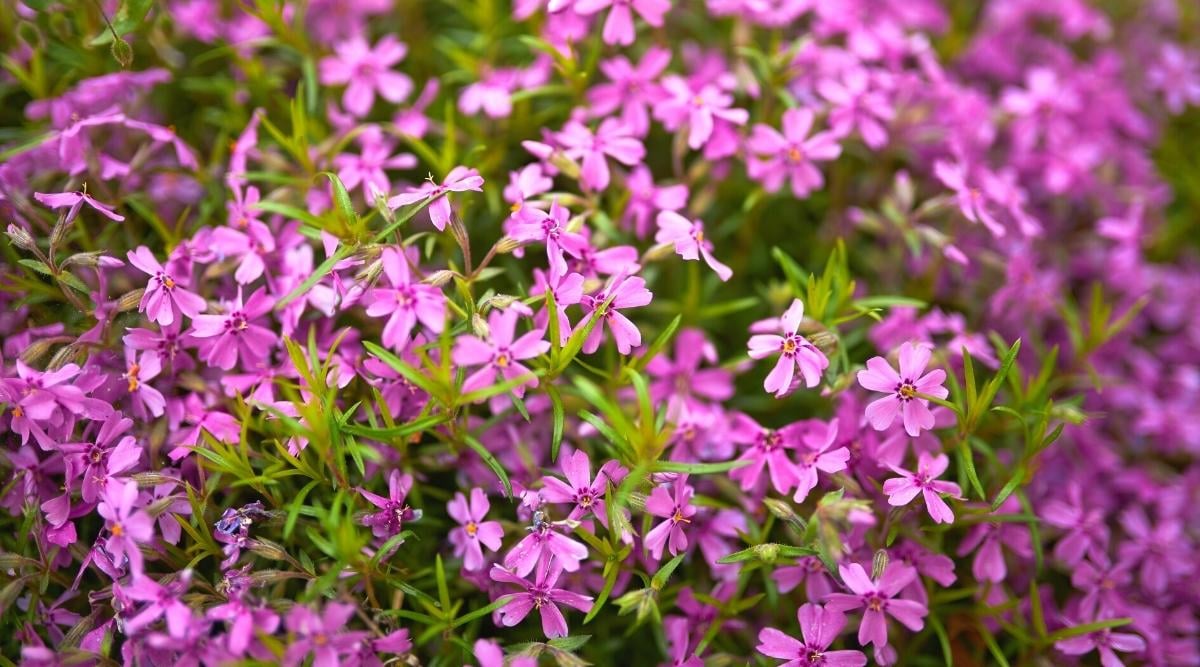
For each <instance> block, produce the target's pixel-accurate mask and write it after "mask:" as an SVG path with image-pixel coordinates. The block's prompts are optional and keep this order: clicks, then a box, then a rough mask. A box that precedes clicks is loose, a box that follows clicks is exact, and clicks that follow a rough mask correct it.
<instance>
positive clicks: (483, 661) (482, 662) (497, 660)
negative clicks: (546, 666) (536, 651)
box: [471, 639, 537, 667]
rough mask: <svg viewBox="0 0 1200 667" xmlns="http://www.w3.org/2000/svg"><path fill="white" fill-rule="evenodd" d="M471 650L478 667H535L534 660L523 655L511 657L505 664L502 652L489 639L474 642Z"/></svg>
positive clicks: (535, 662)
mask: <svg viewBox="0 0 1200 667" xmlns="http://www.w3.org/2000/svg"><path fill="white" fill-rule="evenodd" d="M471 648H472V650H473V651H474V652H475V659H476V660H478V661H479V667H537V659H536V658H531V657H529V656H524V655H523V656H516V657H512V658H511V659H510V660H509V661H507V662H506V661H505V660H504V650H503V649H501V648H500V645H499V644H497V643H496V642H495V641H492V640H490V639H479V640H476V641H475V644H474V646H472V647H471Z"/></svg>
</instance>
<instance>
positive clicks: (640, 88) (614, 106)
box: [588, 46, 671, 137]
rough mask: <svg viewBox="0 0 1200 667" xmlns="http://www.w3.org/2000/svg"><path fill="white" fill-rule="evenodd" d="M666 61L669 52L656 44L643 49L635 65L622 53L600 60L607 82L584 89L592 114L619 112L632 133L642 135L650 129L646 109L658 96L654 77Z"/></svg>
mask: <svg viewBox="0 0 1200 667" xmlns="http://www.w3.org/2000/svg"><path fill="white" fill-rule="evenodd" d="M670 62H671V52H670V51H669V50H668V49H664V48H661V47H657V46H652V47H650V48H648V49H646V52H645V53H644V54H643V55H642V60H641V62H639V63H638V64H637V65H634V64H633V63H631V62H629V59H628V58H626V57H624V56H617V57H615V58H610V59H608V60H602V61H600V71H601V72H603V73H604V76H606V77H608V80H609V81H610V82H611V83H600V84H596V85H594V86H592V87H591V88H590V89H589V90H588V103H589V112H590V113H591V115H592V116H593V117H605V116H610V115H612V114H613V113H615V112H617V111H620V113H621V116H620V118H621V122H622V123H624V124H625V126H626V127H628V128H629V131H630V132H632V133H633V134H634V136H638V137H644V136H646V133H647V132H649V131H650V114H649V112H648V108H649V107H651V106H653V105H654V104H656V103H657V102H658V100H659V99H660V98H661V97H662V90H661V89H660V88H659V86H658V83H657V82H656V79H658V77H659V75H660V74H662V73H663V70H665V69H666V68H667V65H668V64H670Z"/></svg>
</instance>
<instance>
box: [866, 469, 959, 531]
mask: <svg viewBox="0 0 1200 667" xmlns="http://www.w3.org/2000/svg"><path fill="white" fill-rule="evenodd" d="M949 465H950V458H949V457H948V456H946V455H945V454H938V455H937V456H930V454H929V452H921V454H920V456H919V457H918V458H917V471H916V472H911V471H908V470H905V469H904V468H900V467H897V466H894V465H889V466H888V467H890V468H891V469H892V470H893V471H894V472H895V473H896V474H897V475H900V477H892V478H891V479H888V480H886V481H884V483H883V492H884V493H886V494H887V495H888V504H889V505H892V506H894V507H900V506H902V505H907V504H909V503H910V502H912V500H913V498H916V497H917V494H920V495H922V496H923V497H924V498H925V509H927V510H929V516H930V517H932V518H933V520H934V521H935V522H936V523H954V512H951V511H950V506H949V505H947V504H946V501H944V500H942V494H946V495H948V496H950V497H952V498H959V497H961V496H962V489H960V488H959V487H958V485H957V484H955V483H954V482H943V481H942V480H940V479H938V477H941V476H942V473H944V472H946V467H947V466H949Z"/></svg>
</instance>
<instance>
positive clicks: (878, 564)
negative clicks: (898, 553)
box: [871, 549, 888, 579]
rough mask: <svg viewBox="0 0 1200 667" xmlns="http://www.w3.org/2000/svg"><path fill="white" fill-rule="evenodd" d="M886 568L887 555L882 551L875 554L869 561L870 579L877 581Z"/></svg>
mask: <svg viewBox="0 0 1200 667" xmlns="http://www.w3.org/2000/svg"><path fill="white" fill-rule="evenodd" d="M887 566H888V553H887V551H886V550H884V549H880V550H878V551H876V552H875V558H873V559H872V560H871V578H872V579H878V578H879V577H882V576H883V571H884V570H886V569H887Z"/></svg>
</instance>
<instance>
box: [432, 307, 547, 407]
mask: <svg viewBox="0 0 1200 667" xmlns="http://www.w3.org/2000/svg"><path fill="white" fill-rule="evenodd" d="M520 315H521V314H520V313H519V312H518V311H517V309H516V308H506V309H504V310H493V311H492V312H491V313H490V314H489V315H488V329H489V333H488V337H487V340H483V339H481V338H479V337H477V336H474V335H471V334H463V335H461V336H459V337H458V338H457V339H456V340H455V341H454V351H453V353H452V359H453V360H454V363H455V364H457V365H459V366H482V368H480V369H479V370H477V371H475V372H474V373H472V374H471V375H470V376H468V377H467V379H466V381H464V382H463V386H462V391H463V393H470V392H472V391H475V390H477V389H483V388H484V387H489V386H491V385H492V384H493V383H494V382H495V381H496V375H497V374H499V375H500V376H501V377H503V378H504V380H505V381H507V380H513V379H516V378H519V377H521V376H524V375H528V376H530V377H529V380H527V381H526V382H525V383H523V384H522V385H520V386H518V387H515V388H513V390H512V391H513V393H514V394H516V395H517V396H524V395H525V387H526V386H531V387H536V386H537V384H538V380H537V378H536V377H533V376H532V373H533V371H531V370H529V368H528V367H527V366H525V365H524V364H522V363H521V361H524V360H525V359H532V358H534V357H537V356H540V355H543V354H545V353H546V352H549V351H550V342H549V341H547V340H545V336H546V332H545V331H543V330H542V329H535V330H533V331H530V332H528V333H526V334H524V335H522V336H521V337H520V338H517V337H516V329H517V318H519V317H520Z"/></svg>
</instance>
